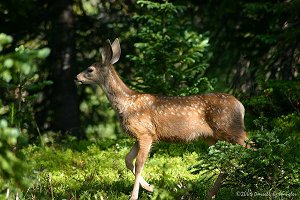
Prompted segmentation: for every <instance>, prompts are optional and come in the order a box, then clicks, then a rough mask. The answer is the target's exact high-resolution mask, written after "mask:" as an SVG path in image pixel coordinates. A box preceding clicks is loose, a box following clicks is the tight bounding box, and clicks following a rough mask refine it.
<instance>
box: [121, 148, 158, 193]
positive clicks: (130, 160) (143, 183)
mask: <svg viewBox="0 0 300 200" xmlns="http://www.w3.org/2000/svg"><path fill="white" fill-rule="evenodd" d="M138 148H139V144H138V142H136V143H135V144H134V146H133V147H132V149H131V150H130V152H129V153H128V154H127V155H126V158H125V163H126V167H127V168H128V169H129V170H130V171H131V172H132V173H133V174H134V175H135V167H134V165H133V160H134V159H135V158H136V156H137V154H138ZM139 181H140V184H141V186H142V188H144V189H145V190H147V191H149V192H153V187H152V186H151V185H150V184H149V183H147V182H146V181H145V179H144V178H143V177H142V176H140V180H139Z"/></svg>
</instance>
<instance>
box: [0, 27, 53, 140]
mask: <svg viewBox="0 0 300 200" xmlns="http://www.w3.org/2000/svg"><path fill="white" fill-rule="evenodd" d="M12 40H13V39H12V37H11V36H8V35H6V34H4V33H1V34H0V52H1V50H4V49H6V52H7V53H5V54H3V53H2V54H1V55H0V92H1V97H0V101H1V102H2V104H3V106H4V108H1V111H0V112H1V114H2V116H3V117H4V118H6V119H7V121H8V122H9V124H10V125H11V126H14V127H17V128H19V130H20V131H21V132H22V135H24V134H28V133H33V132H34V131H38V130H39V129H38V126H37V124H36V120H35V115H34V114H35V109H34V106H35V105H36V104H37V102H38V101H40V100H41V98H42V93H41V90H42V89H43V88H44V87H45V86H47V85H49V84H51V83H52V82H51V81H46V80H44V75H43V74H40V73H39V69H38V64H40V63H41V61H42V60H43V59H44V58H46V57H47V56H48V55H49V53H50V50H49V49H48V48H42V49H28V48H25V47H24V46H22V45H21V46H20V47H18V48H16V49H15V52H10V49H11V43H12ZM29 130H30V131H29Z"/></svg>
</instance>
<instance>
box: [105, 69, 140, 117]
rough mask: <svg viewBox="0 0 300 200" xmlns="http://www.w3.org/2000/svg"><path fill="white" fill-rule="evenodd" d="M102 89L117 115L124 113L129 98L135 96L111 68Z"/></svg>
mask: <svg viewBox="0 0 300 200" xmlns="http://www.w3.org/2000/svg"><path fill="white" fill-rule="evenodd" d="M102 89H103V90H104V91H105V93H106V96H107V98H108V100H109V101H110V103H111V105H112V107H113V108H114V110H115V111H116V112H117V113H122V112H124V111H125V110H126V108H128V106H129V104H130V100H131V96H132V95H134V94H136V92H135V91H133V90H131V89H130V88H128V87H127V85H126V84H125V83H124V82H123V81H122V80H121V78H120V77H119V75H118V74H117V72H116V70H115V69H114V68H113V67H111V69H110V70H109V72H108V75H107V77H106V78H105V81H104V83H103V84H102Z"/></svg>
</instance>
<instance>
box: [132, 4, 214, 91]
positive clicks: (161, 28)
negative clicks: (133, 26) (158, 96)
mask: <svg viewBox="0 0 300 200" xmlns="http://www.w3.org/2000/svg"><path fill="white" fill-rule="evenodd" d="M137 3H138V4H139V5H140V9H139V13H140V14H137V15H135V16H134V19H135V20H136V23H137V24H138V27H137V32H136V34H135V35H134V37H135V38H136V40H137V42H136V43H135V47H136V53H135V55H128V57H129V58H130V60H131V61H132V62H133V63H134V66H135V68H134V70H133V76H134V79H135V81H134V83H133V86H134V87H135V88H136V89H138V90H141V91H144V92H151V93H162V94H167V95H190V94H199V93H200V92H203V91H210V90H212V89H213V88H212V84H211V82H210V81H209V80H208V79H207V78H206V77H203V75H204V72H205V70H206V68H207V67H208V59H209V58H210V53H209V51H208V48H207V47H208V46H209V44H208V38H206V37H205V36H203V35H199V34H198V33H196V32H195V31H193V29H192V25H191V24H189V23H188V22H187V21H183V20H181V16H182V15H183V14H184V12H183V11H184V10H185V9H186V7H185V6H178V5H174V4H172V3H170V2H168V1H164V2H163V3H158V2H153V1H148V0H139V1H138V2H137Z"/></svg>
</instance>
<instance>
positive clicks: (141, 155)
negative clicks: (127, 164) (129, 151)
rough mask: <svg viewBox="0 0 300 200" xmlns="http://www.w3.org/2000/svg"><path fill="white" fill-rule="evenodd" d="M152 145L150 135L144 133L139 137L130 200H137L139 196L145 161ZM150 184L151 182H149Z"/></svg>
mask: <svg viewBox="0 0 300 200" xmlns="http://www.w3.org/2000/svg"><path fill="white" fill-rule="evenodd" d="M151 145H152V138H151V137H150V136H148V135H144V136H142V137H140V138H139V140H138V145H137V150H138V151H137V156H136V161H135V180H134V186H133V190H132V193H131V198H130V200H136V199H138V196H139V187H140V184H139V183H140V182H141V180H142V179H143V178H142V171H143V167H144V164H145V161H146V159H147V157H148V154H149V151H150V149H151ZM148 185H149V184H148Z"/></svg>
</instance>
